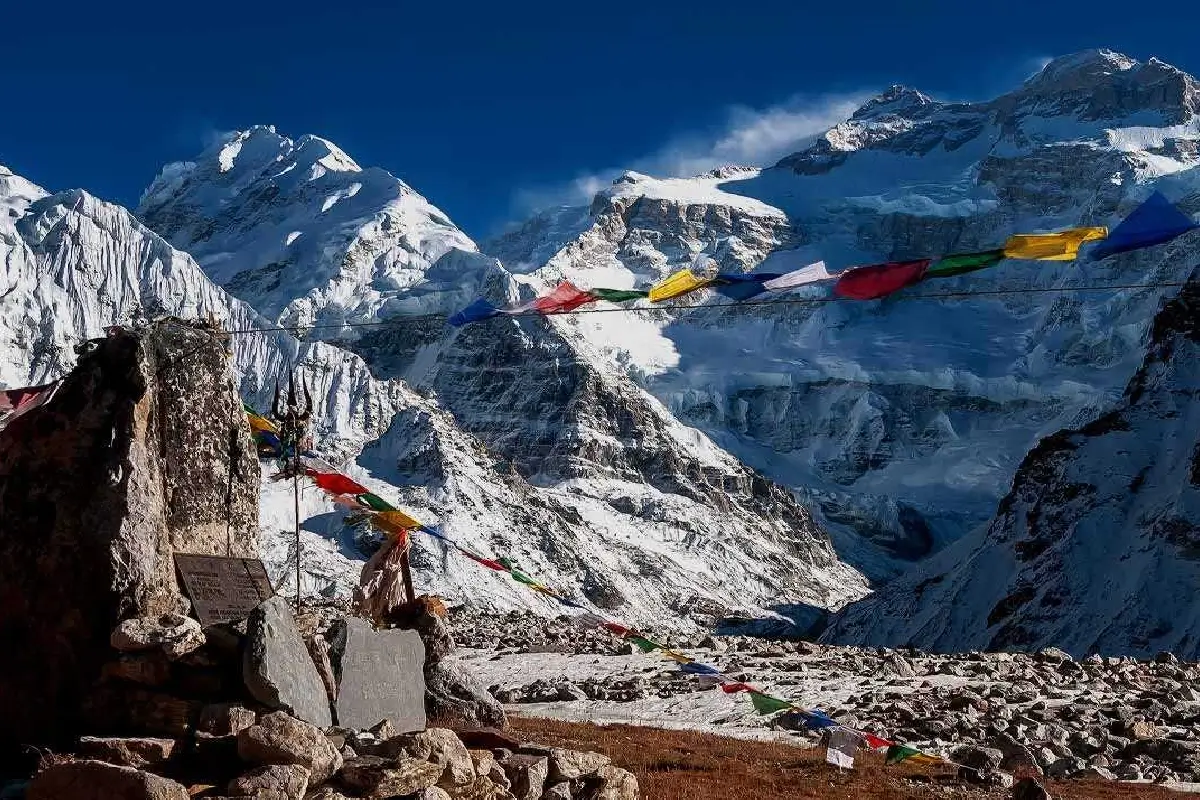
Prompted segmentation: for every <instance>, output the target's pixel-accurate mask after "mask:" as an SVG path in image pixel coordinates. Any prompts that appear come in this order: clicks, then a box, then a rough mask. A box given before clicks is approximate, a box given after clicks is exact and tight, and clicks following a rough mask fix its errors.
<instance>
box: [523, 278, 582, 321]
mask: <svg viewBox="0 0 1200 800" xmlns="http://www.w3.org/2000/svg"><path fill="white" fill-rule="evenodd" d="M595 301H596V296H595V295H593V294H590V293H588V292H585V291H583V290H582V289H580V288H579V287H578V286H576V285H575V284H573V283H571V282H570V281H563V282H562V283H560V284H558V286H555V287H554V289H552V290H551V291H550V293H549V294H546V295H543V296H542V297H539V298H537V299H536V300H534V301H533V305H532V307H533V309H534V310H535V311H540V312H541V313H543V314H563V313H566V312H567V311H574V310H575V309H577V308H579V307H580V306H582V305H586V304H587V303H594V302H595Z"/></svg>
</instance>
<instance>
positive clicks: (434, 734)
mask: <svg viewBox="0 0 1200 800" xmlns="http://www.w3.org/2000/svg"><path fill="white" fill-rule="evenodd" d="M414 740H415V741H416V742H417V744H416V747H415V749H416V750H418V751H421V755H420V756H418V757H419V758H424V759H425V760H427V761H431V762H433V763H434V764H438V765H441V766H444V767H445V768H446V771H445V773H444V774H443V775H442V779H441V781H439V783H438V785H439V786H441V787H442V788H443V789H447V790H449V787H450V786H464V785H466V784H468V783H471V782H472V781H473V780H475V777H476V775H475V762H474V761H472V760H471V751H469V750H467V746H466V745H465V744H463V743H462V741H461V740H460V739H459V738H458V737H457V736H455V735H454V731H451V730H446V729H445V728H429V729H428V730H425V731H422V732H420V733H418V734H415V736H414Z"/></svg>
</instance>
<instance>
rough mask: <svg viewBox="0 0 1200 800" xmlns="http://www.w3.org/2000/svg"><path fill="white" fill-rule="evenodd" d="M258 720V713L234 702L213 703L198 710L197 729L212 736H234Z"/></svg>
mask: <svg viewBox="0 0 1200 800" xmlns="http://www.w3.org/2000/svg"><path fill="white" fill-rule="evenodd" d="M257 721H258V715H257V714H255V713H254V712H253V711H251V710H250V709H248V708H246V707H245V706H240V705H238V704H236V703H213V704H211V705H207V706H205V707H204V708H202V709H201V710H200V722H199V724H198V725H197V728H198V729H199V730H202V731H204V732H205V733H211V734H212V735H214V736H236V735H237V734H239V733H241V732H242V731H244V730H246V728H249V727H250V726H251V725H253V724H254V723H255V722H257Z"/></svg>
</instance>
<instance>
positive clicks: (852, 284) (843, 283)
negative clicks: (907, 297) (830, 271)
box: [833, 258, 929, 300]
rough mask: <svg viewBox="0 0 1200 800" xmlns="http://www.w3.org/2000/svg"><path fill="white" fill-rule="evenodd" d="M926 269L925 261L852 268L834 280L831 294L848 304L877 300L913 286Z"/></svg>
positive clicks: (927, 262) (927, 265) (892, 262)
mask: <svg viewBox="0 0 1200 800" xmlns="http://www.w3.org/2000/svg"><path fill="white" fill-rule="evenodd" d="M928 268H929V259H927V258H925V259H921V260H919V261H890V262H888V263H886V264H872V265H870V266H866V267H855V268H853V269H850V270H847V271H846V272H843V273H841V274H840V275H839V276H838V282H837V283H836V284H834V287H833V293H834V294H835V295H837V296H838V297H846V298H849V299H851V300H877V299H878V298H880V297H887V296H888V295H889V294H892V293H893V292H898V291H900V290H901V289H903V288H904V287H905V286H911V285H913V284H914V283H917V282H918V281H920V280H921V278H922V277H924V275H925V271H926V270H927V269H928Z"/></svg>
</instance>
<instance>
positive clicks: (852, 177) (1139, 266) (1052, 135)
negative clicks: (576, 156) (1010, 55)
mask: <svg viewBox="0 0 1200 800" xmlns="http://www.w3.org/2000/svg"><path fill="white" fill-rule="evenodd" d="M1198 108H1200V86H1198V84H1197V82H1196V81H1195V80H1194V79H1193V78H1191V77H1190V76H1188V75H1186V74H1185V73H1183V72H1180V71H1179V70H1177V69H1175V68H1173V67H1170V66H1168V65H1166V64H1163V63H1161V62H1159V61H1156V60H1153V59H1151V60H1150V61H1148V62H1146V63H1140V62H1137V61H1134V60H1133V59H1129V58H1127V57H1125V56H1122V55H1119V54H1115V53H1111V52H1108V51H1090V52H1086V53H1081V54H1078V55H1075V56H1069V57H1066V58H1061V59H1058V60H1056V61H1053V62H1051V63H1050V64H1049V65H1048V66H1047V67H1046V68H1045V69H1044V70H1042V72H1041V73H1039V74H1038V75H1037V76H1035V77H1033V78H1031V79H1030V80H1029V81H1028V82H1026V83H1025V84H1024V85H1023V86H1021V87H1019V88H1018V89H1017V90H1015V91H1013V92H1011V93H1009V94H1006V95H1004V96H1002V97H999V98H997V99H995V100H992V101H989V102H985V103H944V102H939V101H936V100H934V99H932V98H930V97H929V96H927V95H925V94H922V93H920V92H917V91H915V90H912V89H906V88H903V87H893V88H892V89H889V90H888V91H886V92H884V93H883V94H881V95H879V96H878V97H876V98H874V99H872V100H871V101H869V102H867V103H866V104H865V105H863V106H862V108H860V109H859V110H858V111H857V112H855V113H854V114H853V115H852V117H851V118H850V119H848V120H847V121H846V122H844V123H841V124H839V125H837V126H835V127H834V128H832V129H831V130H829V131H828V132H826V133H825V134H824V135H823V136H820V137H818V138H817V140H816V142H815V143H813V144H811V145H810V146H808V147H806V148H805V149H804V150H802V151H799V152H797V153H794V154H792V155H790V156H787V157H786V158H784V159H782V160H781V161H780V162H779V163H778V164H776V165H774V166H773V167H769V168H767V169H762V170H753V171H746V170H740V171H736V172H725V173H720V174H717V175H709V176H702V177H699V178H695V179H673V180H657V179H653V178H649V177H646V176H643V175H638V174H635V173H629V174H626V175H625V176H623V177H622V178H620V179H619V180H618V181H617V182H616V184H615V185H614V186H613V187H611V188H610V189H608V190H606V191H603V192H601V193H600V194H599V195H597V196H596V198H595V200H594V201H593V202H592V204H591V205H590V207H586V208H562V209H555V210H552V211H548V212H545V213H543V214H541V215H538V216H537V217H535V218H534V219H532V220H530V221H529V222H527V223H526V224H524V225H523V226H521V227H519V228H517V229H516V230H514V231H512V232H510V233H508V234H506V235H504V236H502V237H501V238H500V239H498V240H497V241H495V242H491V243H488V244H487V245H485V247H484V250H485V251H486V252H490V253H492V254H494V255H496V256H497V257H499V258H500V259H501V260H502V261H503V262H504V264H505V266H506V267H508V268H509V269H513V270H515V271H518V272H521V273H523V274H524V275H526V276H528V278H529V279H536V278H542V279H543V280H547V281H549V280H554V279H557V278H558V277H559V276H563V277H568V278H570V279H572V280H573V281H575V282H576V283H578V284H579V285H581V286H616V287H618V288H620V287H624V286H630V285H633V284H642V283H644V282H646V281H650V280H654V279H657V278H660V277H662V276H664V275H666V274H668V273H669V272H671V271H673V270H675V269H678V268H679V267H681V266H684V265H686V264H688V263H689V262H691V261H692V260H693V258H694V257H695V256H696V254H697V253H705V254H707V255H710V256H712V257H713V258H715V259H716V260H717V261H718V262H719V263H720V264H721V265H722V267H723V268H725V269H727V270H739V269H749V268H754V267H760V268H761V269H762V270H763V271H785V270H786V269H789V268H793V267H796V266H800V265H803V264H805V263H809V262H811V261H815V260H817V259H823V260H825V261H826V262H827V263H828V264H829V266H830V267H831V268H832V269H841V268H844V267H847V266H851V265H854V264H862V263H872V262H876V261H881V260H890V259H904V258H917V257H923V256H938V255H942V254H946V253H953V252H970V251H975V250H983V249H987V248H993V247H997V246H999V245H1001V244H1002V243H1003V241H1004V239H1005V238H1006V237H1007V236H1008V235H1009V234H1011V233H1015V232H1022V231H1029V232H1032V231H1042V230H1052V229H1054V228H1056V227H1068V226H1073V225H1081V224H1082V225H1105V224H1114V223H1115V222H1116V221H1117V220H1119V219H1120V218H1121V217H1122V216H1123V215H1125V214H1127V213H1128V212H1129V211H1130V210H1132V208H1134V207H1135V206H1136V205H1137V203H1138V202H1140V201H1141V200H1142V199H1144V198H1145V196H1146V195H1148V194H1149V192H1150V191H1151V187H1152V186H1153V187H1157V188H1159V189H1161V190H1162V191H1163V192H1164V193H1166V194H1167V195H1168V196H1169V197H1170V198H1171V199H1173V200H1176V201H1178V203H1179V205H1180V206H1181V207H1182V208H1183V209H1184V210H1185V211H1188V212H1190V213H1194V212H1196V211H1198V210H1200V195H1197V193H1196V188H1195V187H1196V186H1197V178H1198V177H1200V171H1197V170H1196V169H1195V166H1196V164H1197V163H1200V159H1198V157H1197V147H1198V145H1200V121H1198V117H1197V109H1198ZM1190 268H1191V264H1190V263H1189V262H1188V261H1187V259H1184V258H1163V257H1162V254H1161V253H1160V252H1157V251H1148V252H1144V253H1141V254H1132V255H1127V256H1121V257H1116V258H1109V259H1105V260H1104V261H1102V262H1100V263H1095V264H1089V263H1083V262H1081V263H1078V264H1058V263H1047V262H1041V263H1038V262H1015V261H1009V262H1005V263H1003V264H1001V265H1000V266H999V267H997V268H994V269H991V270H987V271H984V272H979V273H974V274H972V275H969V276H966V277H960V278H954V279H943V280H940V281H938V282H936V283H933V282H930V283H927V284H925V285H923V286H921V287H918V288H916V289H911V290H909V291H908V292H907V293H906V295H907V296H901V297H897V298H894V299H888V300H884V301H876V302H869V303H851V302H839V303H820V304H810V305H805V304H801V303H797V304H795V305H787V304H781V305H773V306H757V307H741V308H739V307H732V308H727V309H722V310H713V309H710V308H705V309H697V310H691V311H676V312H656V313H654V314H641V315H624V314H601V315H592V316H590V317H582V318H579V319H578V320H577V321H574V322H570V323H566V324H565V325H564V327H572V328H573V329H574V330H575V335H577V336H578V337H580V338H583V339H586V340H587V341H589V342H590V343H591V346H592V347H594V348H596V349H598V350H600V351H602V352H604V353H605V354H606V355H607V357H608V358H609V359H610V360H611V361H612V362H613V363H616V364H620V365H622V366H624V367H625V369H626V370H627V371H628V372H629V374H630V375H631V376H633V377H634V378H635V379H636V380H637V381H638V382H639V384H640V385H641V386H643V387H645V388H646V389H647V390H648V391H650V392H651V393H652V394H654V395H655V396H656V397H657V398H658V399H659V400H661V401H662V402H663V403H664V404H665V405H666V406H667V407H668V408H669V409H670V410H671V411H672V413H674V414H675V415H676V416H677V417H678V418H679V419H680V420H681V421H683V422H685V423H687V424H691V425H695V426H697V427H700V428H701V429H703V430H704V431H705V432H707V433H708V434H709V435H710V436H712V437H713V439H714V441H715V442H717V443H718V444H719V445H721V446H722V447H724V448H726V449H727V450H729V452H731V453H733V454H734V455H736V456H738V457H739V458H741V459H742V460H744V461H745V462H746V463H748V464H750V465H752V466H754V467H756V468H758V469H759V470H761V471H763V472H764V473H765V474H766V475H768V476H769V477H771V478H773V479H775V480H776V481H779V482H781V483H783V484H785V485H788V486H791V487H794V488H796V489H797V490H799V491H800V493H801V495H802V496H803V497H805V498H806V499H808V500H809V501H810V502H811V503H813V505H814V507H815V508H817V509H819V510H820V512H821V514H822V517H823V519H824V521H825V522H826V523H827V524H828V525H829V526H831V527H832V528H833V529H834V530H835V531H836V532H838V534H839V536H838V542H839V547H840V550H841V552H842V553H843V555H845V556H846V557H847V558H849V559H850V560H851V561H852V562H853V563H856V564H857V565H859V566H860V567H862V568H864V569H868V570H869V571H871V572H873V573H874V574H876V575H882V576H886V575H888V574H892V573H894V572H895V571H896V570H899V569H903V561H900V562H899V563H898V562H897V558H899V559H912V558H916V557H920V556H923V555H925V554H927V553H929V552H931V551H932V550H934V549H936V548H938V547H940V546H942V545H944V544H945V543H947V542H950V541H953V540H955V539H957V538H958V537H960V536H962V535H963V534H964V533H965V532H967V531H969V530H971V529H972V528H974V527H976V526H978V525H981V524H983V523H985V522H986V521H987V520H988V519H989V518H990V517H991V515H992V513H993V512H994V510H995V507H996V503H997V502H998V500H999V499H1000V497H1001V496H1002V495H1003V493H1004V492H1005V491H1006V490H1007V488H1008V485H1009V483H1010V481H1011V479H1012V476H1013V474H1014V473H1015V470H1016V467H1017V465H1018V464H1019V462H1020V460H1021V458H1022V457H1023V456H1024V454H1025V453H1026V451H1028V449H1029V448H1030V447H1032V446H1033V445H1034V443H1036V442H1037V441H1038V439H1039V438H1041V437H1042V436H1044V435H1047V434H1049V433H1052V432H1053V431H1055V430H1058V429H1059V428H1062V427H1064V426H1069V425H1074V424H1078V423H1081V422H1083V421H1085V420H1086V419H1088V418H1090V417H1091V416H1092V415H1094V414H1095V413H1096V412H1097V410H1099V409H1101V408H1104V407H1106V406H1107V405H1108V404H1110V403H1111V402H1113V401H1114V400H1115V399H1116V398H1117V397H1118V396H1119V395H1120V392H1121V389H1122V387H1123V386H1124V385H1125V383H1126V382H1127V381H1128V379H1129V377H1130V375H1131V374H1132V373H1133V371H1134V369H1136V367H1137V365H1138V363H1139V361H1140V359H1141V356H1142V352H1143V340H1144V337H1145V333H1146V329H1147V326H1148V325H1149V321H1150V319H1151V317H1152V316H1153V313H1154V310H1155V308H1156V307H1157V305H1158V303H1159V301H1160V299H1161V298H1162V297H1163V296H1164V295H1168V294H1170V293H1171V292H1173V291H1176V289H1171V288H1167V289H1156V288H1153V284H1155V283H1161V282H1178V281H1180V280H1182V279H1183V278H1184V277H1186V275H1187V274H1188V272H1189V271H1190ZM1081 285H1086V286H1104V285H1138V286H1141V285H1145V286H1146V287H1147V288H1144V289H1143V288H1134V289H1122V290H1115V291H1095V292H1086V293H1076V292H1065V293H1056V292H1053V291H1049V290H1052V289H1054V288H1056V287H1071V286H1081ZM820 291H821V290H812V289H808V290H803V291H801V292H800V293H798V295H797V299H803V298H804V297H805V296H811V295H813V294H817V293H819V292H820ZM961 291H983V292H997V291H999V292H1004V293H1003V294H988V295H984V296H981V297H978V298H956V299H946V300H920V299H919V298H916V297H914V296H916V295H920V294H930V293H946V292H951V293H953V292H961ZM1010 292H1011V293H1010ZM860 535H865V536H866V537H867V538H868V539H870V540H872V541H873V542H874V543H875V544H876V545H877V546H876V547H874V548H870V549H868V550H863V549H862V546H861V545H862V540H861V538H859V536H860Z"/></svg>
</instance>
